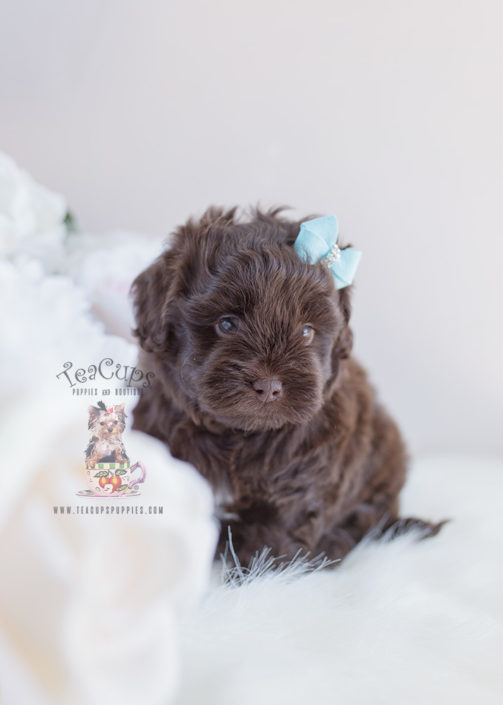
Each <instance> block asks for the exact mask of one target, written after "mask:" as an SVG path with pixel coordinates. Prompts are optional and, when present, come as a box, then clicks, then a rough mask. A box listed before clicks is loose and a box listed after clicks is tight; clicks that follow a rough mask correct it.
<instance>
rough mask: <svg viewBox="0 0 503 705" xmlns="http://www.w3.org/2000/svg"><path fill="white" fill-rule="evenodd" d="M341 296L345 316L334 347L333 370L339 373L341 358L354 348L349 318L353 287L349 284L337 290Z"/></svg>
mask: <svg viewBox="0 0 503 705" xmlns="http://www.w3.org/2000/svg"><path fill="white" fill-rule="evenodd" d="M337 294H338V296H339V307H340V310H341V312H342V316H343V326H342V329H341V331H340V333H339V336H338V337H337V340H336V341H335V343H334V347H333V348H332V372H333V374H334V375H336V374H337V371H338V367H339V360H341V359H344V358H347V357H349V356H350V355H351V350H352V349H353V332H352V331H351V328H350V327H349V319H350V317H351V298H350V297H351V287H350V286H347V287H345V288H344V289H339V290H338V291H337Z"/></svg>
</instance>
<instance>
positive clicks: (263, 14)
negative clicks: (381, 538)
mask: <svg viewBox="0 0 503 705" xmlns="http://www.w3.org/2000/svg"><path fill="white" fill-rule="evenodd" d="M502 7H503V6H502V5H501V3H500V2H499V1H497V0H488V1H485V2H484V1H482V2H476V1H474V0H469V1H463V0H459V1H457V2H456V1H449V0H435V1H433V0H422V1H421V2H419V1H416V0H414V1H412V2H410V1H409V2H403V0H381V2H372V1H371V0H351V1H349V0H347V1H346V2H341V1H340V0H334V1H332V2H329V1H328V0H311V2H309V3H304V2H296V1H295V0H289V1H288V2H284V1H283V0H270V1H269V2H266V1H265V0H255V1H254V2H248V3H244V2H237V1H236V0H234V1H232V0H212V2H203V1H202V0H188V1H185V2H182V1H181V0H171V1H170V2H161V1H160V0H143V1H142V2H138V3H127V2H124V0H86V1H85V2H83V1H82V2H71V1H69V0H44V1H43V2H42V1H36V0H30V1H28V0H16V2H6V1H5V0H4V2H3V3H2V5H1V6H0V88H1V92H0V95H1V113H0V129H1V145H0V147H1V148H2V149H4V150H5V151H7V152H8V153H10V154H11V155H12V156H13V157H14V158H15V159H16V160H17V161H18V162H19V163H20V164H22V165H23V166H24V167H25V168H27V169H28V170H30V171H31V172H32V173H33V174H34V175H35V177H36V178H37V179H38V180H40V181H41V182H43V183H45V184H47V185H48V186H50V187H52V188H54V189H57V190H60V191H61V192H63V193H64V194H65V195H66V196H67V198H68V201H69V203H70V205H71V208H72V209H73V210H74V212H75V213H76V215H77V217H78V219H79V221H80V223H81V224H82V225H83V226H84V227H85V228H87V229H91V230H95V231H102V230H106V229H109V228H115V227H117V226H121V227H126V228H128V229H135V230H139V231H141V232H145V233H151V234H162V233H167V232H169V230H170V229H171V228H172V227H173V226H174V225H175V224H176V223H178V222H180V221H181V220H184V219H185V218H186V217H187V216H188V215H189V214H193V213H197V212H200V211H201V210H202V209H203V208H205V207H206V206H207V205H208V204H210V203H222V204H236V203H239V204H249V203H256V202H260V203H262V204H264V205H270V204H278V203H279V204H282V203H285V204H290V205H292V206H295V207H296V209H297V210H298V211H300V212H301V213H312V212H320V213H336V214H337V215H338V217H339V220H340V222H341V225H342V231H343V234H344V236H345V239H346V241H348V240H349V241H351V242H352V243H353V244H354V245H356V246H358V247H359V248H360V249H362V250H363V251H364V258H363V260H362V264H361V267H360V270H359V273H358V276H357V285H356V288H355V292H354V318H353V321H354V329H355V334H356V351H357V353H358V355H359V357H360V358H361V359H362V360H363V362H364V363H365V364H366V365H367V367H368V368H369V370H370V372H371V375H372V377H373V380H374V382H375V383H376V386H377V387H378V388H379V390H380V392H381V397H382V398H383V399H384V400H385V401H386V403H387V404H388V406H389V407H390V408H391V409H392V411H393V412H394V413H395V414H396V416H397V417H398V419H399V421H400V422H401V424H402V427H403V428H404V431H405V433H406V435H407V437H408V439H409V441H410V444H411V447H412V449H413V451H415V452H430V451H437V450H444V451H463V452H485V453H501V452H502V451H503V433H502V421H503V402H502V396H503V371H502V344H503V333H502V325H501V317H502V313H501V310H502V304H503V283H502V282H503V277H502V271H503V238H502V226H501V223H502V207H501V201H502V198H501V196H502V182H503V159H502V157H503V136H502V134H503V130H502V125H503V100H502V85H503V84H502V78H503V76H502V73H503V68H502V67H503V49H502V42H501V27H502V20H503V9H502Z"/></svg>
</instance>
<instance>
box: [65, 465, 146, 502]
mask: <svg viewBox="0 0 503 705" xmlns="http://www.w3.org/2000/svg"><path fill="white" fill-rule="evenodd" d="M137 470H139V474H136V475H135V474H134V473H135V472H136V471H137ZM146 474H147V473H146V470H145V467H144V466H143V464H142V463H141V462H140V461H138V462H136V463H134V465H129V463H96V465H95V466H94V467H92V468H87V469H86V478H87V483H88V485H89V487H90V490H91V491H89V490H86V491H84V492H79V493H78V494H80V495H87V496H90V495H92V496H94V497H125V496H131V495H138V494H140V492H139V485H140V484H142V483H143V482H145V477H146Z"/></svg>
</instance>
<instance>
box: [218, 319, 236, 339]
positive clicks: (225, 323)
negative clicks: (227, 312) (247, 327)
mask: <svg viewBox="0 0 503 705" xmlns="http://www.w3.org/2000/svg"><path fill="white" fill-rule="evenodd" d="M215 327H216V331H217V333H219V334H220V335H232V333H236V332H237V331H238V330H239V320H238V319H237V318H236V316H222V318H219V320H218V323H217V325H216V326H215Z"/></svg>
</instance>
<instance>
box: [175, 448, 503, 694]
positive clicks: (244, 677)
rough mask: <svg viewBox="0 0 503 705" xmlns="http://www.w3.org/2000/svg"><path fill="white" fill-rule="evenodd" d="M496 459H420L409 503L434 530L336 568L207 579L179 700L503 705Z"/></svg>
mask: <svg viewBox="0 0 503 705" xmlns="http://www.w3.org/2000/svg"><path fill="white" fill-rule="evenodd" d="M502 496H503V464H502V463H501V462H498V461H495V460H480V459H467V458H454V457H443V458H431V459H429V460H424V461H422V462H420V463H417V464H416V467H415V468H414V471H413V472H412V474H411V477H410V481H409V483H408V485H407V489H406V492H405V495H404V509H405V511H406V512H410V513H415V514H416V515H418V516H423V517H430V518H432V519H441V518H445V517H450V518H451V519H452V521H451V522H450V523H449V524H447V525H446V526H445V527H444V529H443V530H442V532H441V534H440V535H439V536H438V537H436V538H434V539H431V540H428V541H422V542H417V541H415V539H414V537H413V536H407V537H404V538H401V539H397V540H394V541H392V542H390V543H382V542H380V543H374V542H372V543H368V544H366V545H361V546H360V547H359V548H358V549H357V550H355V551H354V552H353V553H352V554H351V555H350V556H349V557H348V558H347V560H346V561H345V562H344V563H343V564H342V565H341V566H340V567H339V568H336V569H335V570H323V571H318V572H311V573H305V572H304V571H303V569H302V567H299V568H298V569H295V568H289V569H287V570H285V571H284V572H283V573H279V574H273V573H269V572H267V571H266V572H265V573H264V574H257V575H256V576H253V575H250V576H248V577H245V578H244V581H242V584H240V585H237V584H231V585H225V586H222V585H221V586H215V587H213V588H212V590H211V591H210V592H209V594H208V595H207V596H206V599H205V600H204V602H203V603H202V604H201V605H200V607H199V609H198V610H197V611H196V612H195V613H193V614H192V616H191V619H190V620H189V621H188V622H187V623H186V624H185V628H184V632H183V659H182V680H181V690H180V692H179V695H178V698H177V700H176V702H177V703H180V704H182V703H183V704H184V705H189V704H190V705H192V704H194V705H196V704H197V705H199V704H200V703H203V702H204V703H205V705H213V704H214V705H217V704H218V705H236V703H240V704H241V705H248V704H250V705H251V704H252V703H253V704H254V705H255V704H256V703H271V705H272V704H274V705H280V704H282V703H284V704H285V705H287V704H288V705H295V704H297V703H298V704H299V705H304V704H305V703H317V705H321V704H323V703H327V704H328V703H331V704H332V705H338V704H341V705H353V704H354V705H360V704H365V705H380V704H381V703H382V704H383V705H394V704H395V703H396V704H397V705H402V704H403V703H409V704H411V703H417V704H418V705H425V704H426V703H456V704H457V705H460V704H461V703H467V704H468V703H470V704H473V703H484V704H485V705H489V704H490V703H494V704H495V705H496V703H501V702H502V697H503V670H502V668H501V655H502V653H503V651H502V649H503V638H502V636H503V635H502V616H503V615H502V612H503V609H502V608H503V602H502V597H501V592H502V578H503V565H502V526H501V506H502V505H501V498H502Z"/></svg>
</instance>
